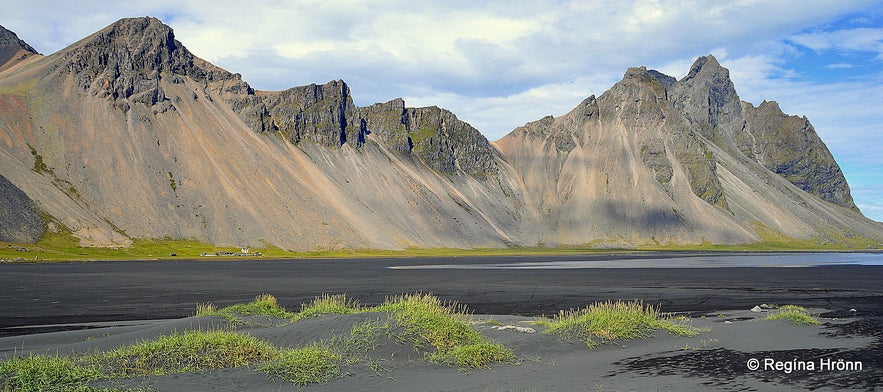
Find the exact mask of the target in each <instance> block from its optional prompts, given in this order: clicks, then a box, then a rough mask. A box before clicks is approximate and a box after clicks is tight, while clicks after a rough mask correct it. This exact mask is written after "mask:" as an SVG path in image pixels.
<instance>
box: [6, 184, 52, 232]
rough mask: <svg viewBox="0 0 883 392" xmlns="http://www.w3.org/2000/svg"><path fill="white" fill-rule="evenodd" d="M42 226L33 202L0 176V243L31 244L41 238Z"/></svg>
mask: <svg viewBox="0 0 883 392" xmlns="http://www.w3.org/2000/svg"><path fill="white" fill-rule="evenodd" d="M43 232H44V226H43V221H42V220H41V219H40V215H39V214H37V211H36V209H34V207H33V202H32V201H31V200H30V199H29V198H28V196H27V195H25V193H24V192H22V191H21V190H20V189H18V188H17V187H16V186H15V185H13V184H12V183H11V182H9V180H7V179H6V177H3V176H2V175H0V241H3V242H17V243H33V242H37V240H39V239H40V237H42V236H43Z"/></svg>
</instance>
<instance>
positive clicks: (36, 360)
mask: <svg viewBox="0 0 883 392" xmlns="http://www.w3.org/2000/svg"><path fill="white" fill-rule="evenodd" d="M101 378H102V374H101V372H100V371H99V370H98V369H97V368H95V367H90V366H83V365H81V364H78V363H76V362H75V361H74V360H72V359H70V358H66V357H59V356H54V357H53V356H47V355H32V356H28V357H23V358H12V359H9V360H7V361H4V362H2V363H0V387H2V388H3V390H11V391H20V392H31V391H33V392H41V391H66V390H78V389H80V388H86V387H85V386H84V385H83V384H84V383H86V382H89V381H94V380H99V379H101Z"/></svg>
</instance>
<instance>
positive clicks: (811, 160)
mask: <svg viewBox="0 0 883 392" xmlns="http://www.w3.org/2000/svg"><path fill="white" fill-rule="evenodd" d="M744 107H745V113H746V115H745V120H744V122H743V127H742V128H741V129H740V130H739V132H737V133H736V136H735V141H736V143H737V147H738V148H739V151H741V152H742V153H743V154H745V156H747V157H749V158H752V159H754V160H756V161H758V162H760V163H761V164H763V166H764V167H766V168H767V169H769V170H770V171H772V172H774V173H776V174H778V175H780V176H782V177H784V178H785V179H787V180H788V181H790V182H791V183H792V184H794V185H797V186H798V187H800V189H803V190H805V191H807V192H809V193H811V194H814V195H816V196H818V197H820V198H821V199H822V200H825V201H829V202H831V203H834V204H837V205H840V206H843V207H846V208H850V209H857V207H856V206H855V203H854V202H853V200H852V195H851V194H850V191H849V185H848V184H847V183H846V178H845V177H844V176H843V172H841V171H840V166H839V165H838V164H837V162H836V161H835V160H834V156H833V155H831V152H830V151H829V150H828V147H827V146H826V145H825V143H824V142H822V139H820V138H819V136H818V135H817V134H816V132H815V129H814V128H813V126H812V124H810V122H809V120H807V119H806V117H798V116H789V115H786V114H785V113H783V112H782V110H781V109H780V108H779V105H778V103H776V102H775V101H769V102H768V101H764V102H763V103H761V104H760V106H758V107H756V108H755V107H754V106H752V105H751V104H748V103H745V104H744Z"/></svg>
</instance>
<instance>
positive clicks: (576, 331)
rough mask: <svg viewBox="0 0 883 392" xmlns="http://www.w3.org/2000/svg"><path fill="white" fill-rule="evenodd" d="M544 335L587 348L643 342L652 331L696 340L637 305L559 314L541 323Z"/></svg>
mask: <svg viewBox="0 0 883 392" xmlns="http://www.w3.org/2000/svg"><path fill="white" fill-rule="evenodd" d="M543 324H545V325H546V326H547V327H548V328H547V329H546V332H547V333H554V334H558V335H559V336H562V337H565V338H575V339H580V340H583V341H585V342H586V345H587V346H588V347H589V348H594V347H596V346H597V345H598V343H597V342H596V341H595V339H599V340H601V342H607V341H614V342H615V341H621V340H631V339H638V338H646V337H650V336H652V335H653V333H654V332H655V331H656V330H663V331H666V332H669V333H672V334H675V335H680V336H696V335H697V334H698V333H699V332H698V331H697V330H696V329H695V328H691V327H688V326H684V325H680V324H676V323H674V322H673V321H672V320H670V319H667V318H665V317H663V316H662V315H661V314H660V313H659V310H658V309H657V308H654V307H652V306H649V305H648V306H644V304H643V302H641V301H632V302H623V301H616V302H611V301H607V302H599V303H595V304H592V305H589V306H588V307H586V308H585V309H581V310H569V311H561V312H559V314H558V316H556V317H555V318H554V319H552V320H548V321H546V322H544V323H543Z"/></svg>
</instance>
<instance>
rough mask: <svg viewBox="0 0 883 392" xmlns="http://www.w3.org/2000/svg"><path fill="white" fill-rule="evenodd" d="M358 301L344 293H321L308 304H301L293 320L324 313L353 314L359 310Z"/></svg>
mask: <svg viewBox="0 0 883 392" xmlns="http://www.w3.org/2000/svg"><path fill="white" fill-rule="evenodd" d="M361 311H362V309H361V305H359V301H356V300H352V299H348V298H347V297H346V294H322V295H320V296H317V297H316V298H313V301H312V302H310V303H309V304H303V305H301V311H300V312H299V313H297V315H295V317H294V319H295V320H300V319H305V318H309V317H318V316H322V315H326V314H353V313H359V312H361Z"/></svg>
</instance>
